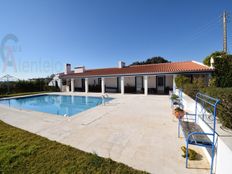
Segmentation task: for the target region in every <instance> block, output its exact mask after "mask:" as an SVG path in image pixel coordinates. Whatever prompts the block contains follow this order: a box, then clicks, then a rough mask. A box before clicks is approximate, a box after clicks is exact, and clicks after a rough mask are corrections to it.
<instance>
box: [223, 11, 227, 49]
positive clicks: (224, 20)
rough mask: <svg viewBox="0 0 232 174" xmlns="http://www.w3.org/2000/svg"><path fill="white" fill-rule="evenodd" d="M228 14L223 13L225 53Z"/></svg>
mask: <svg viewBox="0 0 232 174" xmlns="http://www.w3.org/2000/svg"><path fill="white" fill-rule="evenodd" d="M227 15H228V14H227V12H226V11H224V12H223V52H225V53H227V17H228V16H227Z"/></svg>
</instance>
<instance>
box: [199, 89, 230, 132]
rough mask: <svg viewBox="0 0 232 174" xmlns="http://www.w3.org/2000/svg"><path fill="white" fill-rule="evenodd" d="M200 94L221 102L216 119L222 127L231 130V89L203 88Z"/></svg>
mask: <svg viewBox="0 0 232 174" xmlns="http://www.w3.org/2000/svg"><path fill="white" fill-rule="evenodd" d="M200 92H202V93H205V94H207V95H209V96H212V97H214V98H219V99H220V100H221V103H220V104H219V106H218V112H217V117H218V118H219V121H220V122H221V123H222V125H223V126H225V127H227V128H230V129H232V88H203V89H200Z"/></svg>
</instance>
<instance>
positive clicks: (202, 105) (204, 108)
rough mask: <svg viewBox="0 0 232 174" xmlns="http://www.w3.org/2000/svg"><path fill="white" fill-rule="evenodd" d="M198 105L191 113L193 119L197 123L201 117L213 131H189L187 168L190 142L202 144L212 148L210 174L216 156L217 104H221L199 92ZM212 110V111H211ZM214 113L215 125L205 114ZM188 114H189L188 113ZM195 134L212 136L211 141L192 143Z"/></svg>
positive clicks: (213, 120) (180, 92)
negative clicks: (193, 112) (211, 124)
mask: <svg viewBox="0 0 232 174" xmlns="http://www.w3.org/2000/svg"><path fill="white" fill-rule="evenodd" d="M179 96H180V97H181V98H182V91H181V90H179ZM195 101H196V105H195V114H190V115H192V116H194V118H193V119H192V120H193V121H194V122H195V123H197V118H201V119H202V121H203V122H204V123H206V125H207V126H208V127H209V128H210V129H211V132H190V133H188V136H187V137H185V139H186V168H187V167H188V146H189V144H192V145H197V146H202V147H206V148H211V165H210V174H212V173H213V168H214V167H213V166H214V156H215V144H216V143H215V141H216V140H215V135H216V121H217V119H216V117H217V105H218V104H219V102H220V100H219V99H216V98H213V97H210V96H208V95H205V94H202V93H197V95H196V99H195ZM199 109H200V113H201V117H200V116H199ZM209 112H210V113H209ZM209 114H211V115H212V118H213V119H212V123H213V126H210V125H209V124H208V123H207V122H206V120H205V118H206V117H205V115H209ZM187 115H188V114H187ZM180 122H181V119H179V123H178V137H179V135H180ZM194 135H205V136H207V137H211V139H210V141H211V143H208V142H207V143H204V142H201V143H198V142H197V141H196V142H195V143H191V142H190V139H191V138H192V137H193V136H194Z"/></svg>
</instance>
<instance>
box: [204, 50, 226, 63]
mask: <svg viewBox="0 0 232 174" xmlns="http://www.w3.org/2000/svg"><path fill="white" fill-rule="evenodd" d="M225 55H226V53H225V52H223V51H216V52H213V53H212V54H210V55H209V56H207V57H206V58H205V59H204V60H203V63H204V64H205V65H208V66H210V59H211V57H212V58H216V57H223V56H225Z"/></svg>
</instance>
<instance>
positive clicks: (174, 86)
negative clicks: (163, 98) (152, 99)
mask: <svg viewBox="0 0 232 174" xmlns="http://www.w3.org/2000/svg"><path fill="white" fill-rule="evenodd" d="M176 76H177V75H176V74H173V82H172V83H173V84H172V85H173V87H172V89H173V93H174V94H175V93H176Z"/></svg>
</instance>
